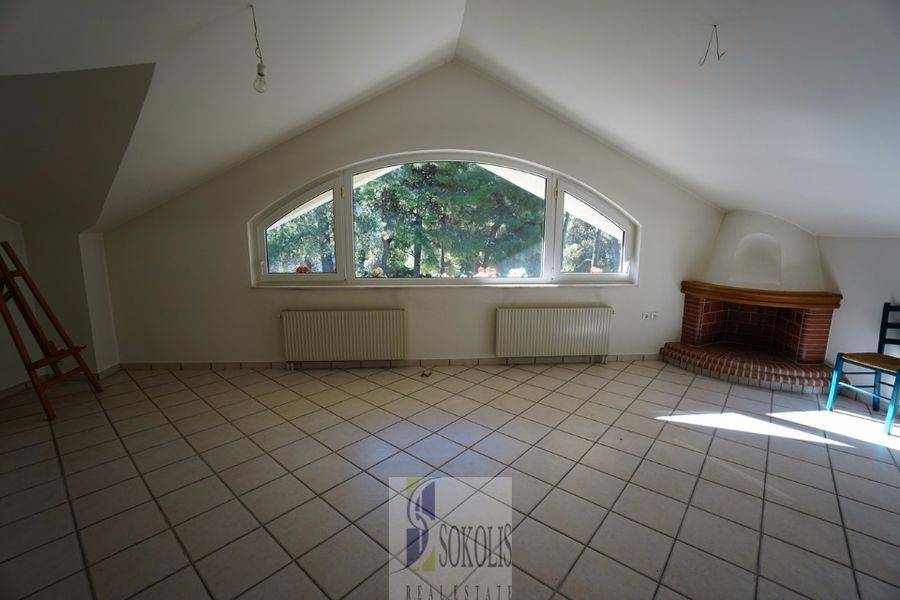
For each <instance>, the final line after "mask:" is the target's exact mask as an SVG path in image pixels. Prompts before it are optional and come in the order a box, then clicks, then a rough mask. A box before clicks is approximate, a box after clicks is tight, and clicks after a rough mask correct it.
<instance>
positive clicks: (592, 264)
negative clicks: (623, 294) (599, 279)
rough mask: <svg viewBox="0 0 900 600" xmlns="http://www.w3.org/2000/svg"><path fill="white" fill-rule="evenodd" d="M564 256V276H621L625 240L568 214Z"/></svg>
mask: <svg viewBox="0 0 900 600" xmlns="http://www.w3.org/2000/svg"><path fill="white" fill-rule="evenodd" d="M562 253H563V255H562V270H563V273H592V272H593V273H598V272H599V273H618V272H619V270H620V268H621V265H622V240H621V239H616V238H614V237H613V236H611V235H609V234H608V233H605V232H603V231H600V230H599V229H597V228H596V227H594V226H593V225H591V224H589V223H586V222H584V221H582V220H581V219H579V218H578V217H573V216H571V215H568V214H567V215H566V217H565V222H564V224H563V248H562Z"/></svg>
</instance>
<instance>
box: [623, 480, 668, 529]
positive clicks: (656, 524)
mask: <svg viewBox="0 0 900 600" xmlns="http://www.w3.org/2000/svg"><path fill="white" fill-rule="evenodd" d="M613 510H614V511H616V512H617V513H619V514H620V515H623V516H626V517H628V518H629V519H632V520H634V521H637V522H639V523H643V524H644V525H646V526H648V527H652V528H653V529H656V530H657V531H660V532H662V533H665V534H666V535H669V536H674V535H675V533H676V532H677V531H678V526H679V525H680V524H681V517H682V515H683V514H684V511H685V505H684V504H682V503H681V502H679V501H677V500H673V499H672V498H669V497H668V496H663V495H662V494H657V493H656V492H651V491H650V490H647V489H644V488H642V487H640V486H636V485H634V484H628V485H627V486H626V487H625V490H624V491H623V492H622V494H621V496H619V499H618V501H616V504H615V506H613Z"/></svg>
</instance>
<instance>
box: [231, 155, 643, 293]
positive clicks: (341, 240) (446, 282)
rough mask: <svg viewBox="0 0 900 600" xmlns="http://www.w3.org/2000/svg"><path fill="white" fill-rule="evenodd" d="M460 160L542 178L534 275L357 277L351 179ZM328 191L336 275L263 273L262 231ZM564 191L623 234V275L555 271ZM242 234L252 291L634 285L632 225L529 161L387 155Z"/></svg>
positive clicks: (307, 192)
mask: <svg viewBox="0 0 900 600" xmlns="http://www.w3.org/2000/svg"><path fill="white" fill-rule="evenodd" d="M428 161H433V162H442V161H463V162H477V163H485V164H492V165H497V166H501V167H506V168H510V169H516V170H519V171H522V172H525V173H529V174H532V175H536V176H538V177H541V178H543V179H545V180H546V187H545V190H544V207H545V209H544V232H543V233H544V235H543V248H542V257H543V260H542V273H541V276H540V277H527V278H524V277H490V278H488V277H485V278H473V277H470V278H436V277H420V278H388V277H385V278H374V277H357V276H356V268H355V265H354V263H353V251H354V248H355V235H356V232H355V231H354V223H353V177H354V175H358V174H360V173H364V172H367V171H372V170H375V169H379V168H384V167H388V166H392V165H398V164H406V163H412V162H428ZM328 189H333V190H334V197H333V200H332V202H333V206H334V225H335V227H334V228H335V232H334V234H335V244H334V245H335V268H336V270H337V272H336V273H306V274H300V273H269V272H268V259H267V250H266V235H265V232H266V229H267V228H268V227H269V226H270V225H272V224H273V223H275V222H276V221H278V220H279V219H280V218H282V217H283V216H284V215H286V214H288V213H289V212H291V211H292V210H295V209H297V208H299V207H301V206H302V205H303V204H305V203H307V202H309V201H310V200H312V199H313V198H315V197H317V196H318V195H320V194H322V193H323V192H325V191H326V190H328ZM566 192H568V193H569V194H570V195H572V196H575V197H577V198H578V199H579V200H581V201H582V202H584V203H585V204H587V205H588V206H590V207H591V208H594V209H595V210H597V211H599V212H600V213H601V214H603V215H604V216H605V217H607V218H608V219H610V220H611V221H612V222H614V223H615V224H616V225H618V226H619V227H621V228H622V230H623V231H625V244H624V245H623V248H622V260H623V264H624V265H626V270H625V272H623V273H563V272H562V223H563V220H562V219H563V204H564V203H563V197H564V194H565V193H566ZM248 235H249V237H250V240H249V242H250V243H249V246H250V261H251V269H250V271H251V286H252V287H298V288H299V287H375V288H385V287H408V286H414V287H416V286H418V287H422V286H424V287H441V286H451V287H452V286H457V287H458V286H462V287H483V286H487V287H495V286H500V287H504V286H505V287H553V286H560V285H577V286H585V285H587V286H590V285H637V266H638V260H637V259H638V252H639V248H640V224H639V223H638V222H637V221H636V220H635V219H634V218H633V217H631V216H630V215H629V214H628V213H626V212H625V211H624V210H622V209H621V208H620V207H618V206H617V205H615V204H614V203H613V202H611V201H610V200H609V199H607V198H606V197H605V196H603V195H602V194H600V193H599V192H597V191H595V190H593V189H591V188H590V187H588V186H585V185H583V184H580V183H578V182H576V181H575V180H573V179H572V178H570V177H567V176H565V175H562V174H560V173H558V172H556V171H554V170H552V169H548V168H546V167H541V166H539V165H535V164H533V163H530V162H527V161H524V160H521V159H515V158H510V157H506V156H501V155H497V154H491V153H486V152H461V151H440V150H435V151H427V152H414V153H403V154H394V155H391V156H385V157H381V158H376V159H372V160H366V161H361V162H357V163H354V164H352V165H349V166H347V167H344V168H342V169H340V170H338V171H335V172H332V173H330V174H328V175H326V176H325V177H322V178H320V179H318V180H316V181H315V182H313V183H312V184H311V185H308V186H305V187H303V188H301V189H300V190H298V191H297V192H294V193H291V194H289V195H287V196H285V197H284V198H282V199H281V200H279V201H278V202H276V203H275V204H273V205H272V206H270V207H268V208H267V209H265V210H264V211H262V212H261V213H259V214H257V215H256V216H255V217H254V218H253V219H252V220H251V221H250V223H249V224H248Z"/></svg>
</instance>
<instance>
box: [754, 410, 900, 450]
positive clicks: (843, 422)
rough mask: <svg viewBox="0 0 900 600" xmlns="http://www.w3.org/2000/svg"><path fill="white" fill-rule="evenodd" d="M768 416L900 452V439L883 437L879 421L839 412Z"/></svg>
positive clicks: (781, 413)
mask: <svg viewBox="0 0 900 600" xmlns="http://www.w3.org/2000/svg"><path fill="white" fill-rule="evenodd" d="M770 416H772V417H775V418H776V419H783V420H785V421H790V422H791V423H796V424H797V425H804V426H806V427H813V428H815V429H820V430H822V431H827V432H828V433H834V434H837V435H840V436H843V437H846V438H851V439H855V440H859V441H862V442H867V443H869V444H876V445H878V446H885V447H887V448H892V449H894V450H900V437H897V436H894V435H885V434H884V433H883V431H882V428H883V427H884V422H883V421H881V420H875V419H870V418H866V417H862V416H860V415H856V414H853V413H849V412H844V411H840V410H834V411H827V410H798V411H789V412H777V413H770ZM895 431H896V428H895Z"/></svg>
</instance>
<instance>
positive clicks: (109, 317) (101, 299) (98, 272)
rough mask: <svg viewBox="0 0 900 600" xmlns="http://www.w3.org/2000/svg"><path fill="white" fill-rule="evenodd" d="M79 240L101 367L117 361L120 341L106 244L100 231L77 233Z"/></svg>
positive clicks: (89, 309)
mask: <svg viewBox="0 0 900 600" xmlns="http://www.w3.org/2000/svg"><path fill="white" fill-rule="evenodd" d="M78 241H79V245H80V246H81V269H82V272H83V273H84V291H85V295H86V298H87V307H88V314H89V316H90V323H91V340H92V341H93V351H94V362H95V364H96V370H97V371H104V370H106V369H108V368H110V367H112V366H115V365H118V364H119V342H118V340H117V339H116V324H115V319H114V318H113V311H112V297H111V296H110V294H109V276H108V273H107V268H106V248H105V246H104V243H103V234H102V233H82V234H81V235H79V236H78Z"/></svg>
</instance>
